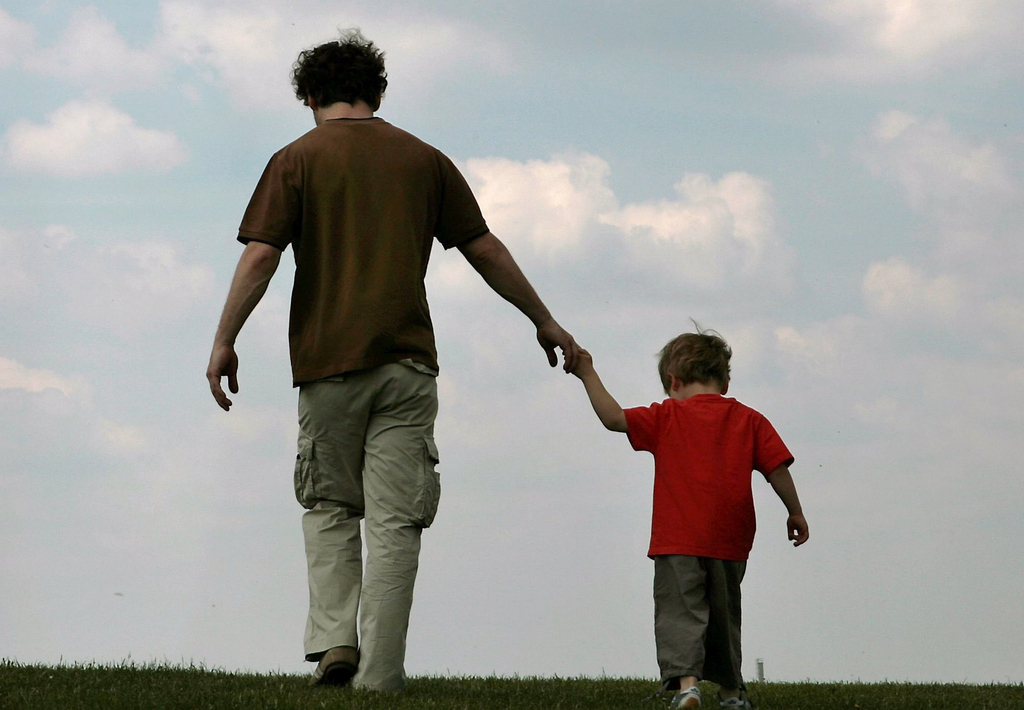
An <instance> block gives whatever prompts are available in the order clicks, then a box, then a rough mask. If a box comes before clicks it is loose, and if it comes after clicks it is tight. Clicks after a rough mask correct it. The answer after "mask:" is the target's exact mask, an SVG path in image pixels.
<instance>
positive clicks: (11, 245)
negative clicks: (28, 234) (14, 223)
mask: <svg viewBox="0 0 1024 710" xmlns="http://www.w3.org/2000/svg"><path fill="white" fill-rule="evenodd" d="M24 241H25V237H24V236H23V235H21V234H18V233H15V232H9V231H7V230H5V229H0V298H16V297H18V296H19V295H21V294H23V293H25V291H26V290H27V289H28V288H29V287H30V286H31V285H32V284H33V283H34V279H33V277H32V274H31V273H30V272H29V268H28V256H27V254H26V249H25V245H24Z"/></svg>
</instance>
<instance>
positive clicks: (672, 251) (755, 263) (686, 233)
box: [600, 172, 788, 288]
mask: <svg viewBox="0 0 1024 710" xmlns="http://www.w3.org/2000/svg"><path fill="white" fill-rule="evenodd" d="M675 191H676V193H677V195H678V197H677V198H676V199H674V200H659V201H654V202H645V203H638V204H629V205H625V206H624V207H622V208H621V209H619V210H613V211H610V212H607V213H605V214H602V215H601V216H600V221H601V222H602V223H604V224H607V225H611V226H614V227H617V228H619V229H620V230H622V232H623V233H624V234H625V235H626V236H627V238H628V240H629V243H630V245H631V247H632V249H633V253H634V256H635V257H636V258H637V259H639V260H641V261H642V262H643V263H645V264H652V263H658V264H662V265H663V266H662V268H667V269H669V270H671V271H673V272H674V273H676V274H677V275H678V276H679V278H681V279H685V280H687V281H689V282H691V283H694V284H699V285H702V286H704V287H708V288H714V287H719V286H721V285H722V284H723V283H725V281H726V280H728V279H733V278H736V277H741V278H742V277H746V278H750V277H756V278H764V279H765V280H767V281H775V282H777V283H783V282H785V281H786V279H787V276H788V268H787V261H788V252H787V249H786V248H785V245H784V244H783V243H782V241H781V240H780V239H779V238H778V237H777V235H776V233H775V225H774V222H775V220H774V205H773V201H772V198H771V192H770V189H769V185H768V183H767V182H766V181H765V180H763V179H761V178H758V177H756V176H754V175H751V174H749V173H741V172H737V173H729V174H727V175H725V176H724V177H722V178H721V179H720V180H718V181H715V180H714V179H712V178H711V176H709V175H705V174H701V173H689V174H687V175H685V176H684V177H683V179H682V180H681V181H679V182H678V183H676V185H675Z"/></svg>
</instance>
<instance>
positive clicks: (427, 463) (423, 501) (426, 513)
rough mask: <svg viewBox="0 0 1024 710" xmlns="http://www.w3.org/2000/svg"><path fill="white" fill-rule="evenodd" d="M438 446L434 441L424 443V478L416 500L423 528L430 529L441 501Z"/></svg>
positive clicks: (427, 440) (417, 512)
mask: <svg viewBox="0 0 1024 710" xmlns="http://www.w3.org/2000/svg"><path fill="white" fill-rule="evenodd" d="M440 460H441V459H440V458H438V455H437V446H436V445H435V444H434V440H433V439H430V438H428V439H425V440H424V442H423V478H422V485H421V488H420V493H419V496H418V498H417V500H416V514H417V517H418V518H419V524H420V526H421V527H424V528H429V527H430V524H431V523H432V522H434V516H435V515H437V504H438V502H439V501H440V500H441V474H439V473H438V472H437V464H438V463H439V462H440Z"/></svg>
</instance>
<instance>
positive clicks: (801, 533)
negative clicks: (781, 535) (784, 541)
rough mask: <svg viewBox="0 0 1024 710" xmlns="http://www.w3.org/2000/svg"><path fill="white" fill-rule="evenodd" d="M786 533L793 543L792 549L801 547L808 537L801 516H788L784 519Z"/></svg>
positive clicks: (805, 524) (805, 525)
mask: <svg viewBox="0 0 1024 710" xmlns="http://www.w3.org/2000/svg"><path fill="white" fill-rule="evenodd" d="M786 531H787V532H788V533H789V539H790V540H792V541H793V547H800V546H801V545H803V544H804V543H805V542H807V538H808V537H809V535H810V533H808V531H807V521H806V520H805V519H804V516H803V515H801V514H796V515H790V516H789V517H788V518H786Z"/></svg>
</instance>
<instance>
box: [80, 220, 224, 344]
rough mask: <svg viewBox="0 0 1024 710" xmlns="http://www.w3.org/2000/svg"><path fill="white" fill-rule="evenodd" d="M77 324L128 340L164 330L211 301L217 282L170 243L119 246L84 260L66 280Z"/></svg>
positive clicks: (199, 264) (154, 241) (200, 264)
mask: <svg viewBox="0 0 1024 710" xmlns="http://www.w3.org/2000/svg"><path fill="white" fill-rule="evenodd" d="M67 281H68V289H69V308H70V311H71V313H72V315H74V317H75V318H77V319H78V320H80V321H82V322H85V323H90V324H92V325H96V326H99V327H102V328H104V329H106V330H108V331H111V332H114V333H118V334H122V335H125V336H137V335H138V333H140V332H143V331H149V330H153V329H154V328H166V327H168V325H169V324H170V323H171V322H172V321H174V320H176V319H178V318H181V317H183V316H184V315H185V314H186V313H188V312H189V311H190V310H191V309H192V308H193V307H194V306H196V305H197V304H199V303H205V302H207V301H208V300H209V299H211V298H212V296H213V289H214V283H215V276H214V272H213V270H212V269H211V268H210V267H209V266H208V265H206V264H204V263H196V262H193V263H188V262H186V261H184V260H183V258H182V255H181V253H180V249H179V247H177V246H176V245H174V244H171V243H169V242H163V241H157V240H150V241H145V242H116V243H113V244H110V245H106V246H104V247H102V248H100V249H98V250H97V251H96V252H94V253H93V254H90V255H87V256H84V257H83V258H82V260H81V261H80V262H79V263H78V264H77V265H76V269H75V271H74V274H73V275H72V276H71V277H69V278H68V280H67Z"/></svg>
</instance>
